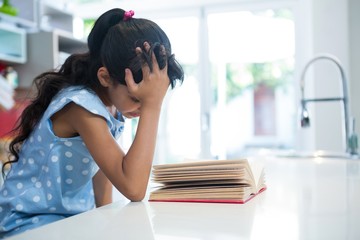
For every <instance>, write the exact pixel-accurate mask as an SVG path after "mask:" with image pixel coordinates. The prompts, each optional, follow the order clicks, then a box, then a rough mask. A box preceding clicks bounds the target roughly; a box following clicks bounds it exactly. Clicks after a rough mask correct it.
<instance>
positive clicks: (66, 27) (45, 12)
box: [0, 0, 87, 88]
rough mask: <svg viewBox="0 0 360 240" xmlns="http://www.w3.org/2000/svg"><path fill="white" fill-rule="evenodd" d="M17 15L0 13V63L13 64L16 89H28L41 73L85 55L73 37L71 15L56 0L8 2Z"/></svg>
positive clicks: (84, 48)
mask: <svg viewBox="0 0 360 240" xmlns="http://www.w3.org/2000/svg"><path fill="white" fill-rule="evenodd" d="M11 4H12V5H13V6H14V7H16V8H17V9H18V12H19V14H18V16H16V17H13V16H8V15H6V14H0V62H5V64H7V65H14V63H16V66H15V65H14V68H15V70H16V71H17V72H18V76H19V87H25V88H27V87H30V86H31V84H32V80H33V79H34V78H35V77H36V76H37V75H39V74H41V73H42V72H44V71H49V70H53V69H56V68H58V67H59V66H60V65H61V64H62V63H63V62H64V60H65V59H66V58H67V56H69V55H70V54H72V53H76V52H85V51H86V49H87V45H86V42H85V41H84V40H83V39H78V38H75V37H74V20H75V18H76V17H75V16H74V14H73V13H72V12H71V10H70V9H69V7H68V6H67V5H66V4H65V3H63V2H61V1H59V2H54V1H49V0H26V1H24V0H12V1H11Z"/></svg>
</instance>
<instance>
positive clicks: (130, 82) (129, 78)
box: [125, 68, 138, 92]
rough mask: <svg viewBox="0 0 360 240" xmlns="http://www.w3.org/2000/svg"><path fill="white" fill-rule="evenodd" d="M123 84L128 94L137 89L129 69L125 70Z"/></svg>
mask: <svg viewBox="0 0 360 240" xmlns="http://www.w3.org/2000/svg"><path fill="white" fill-rule="evenodd" d="M125 82H126V85H127V87H128V89H129V91H130V92H133V91H134V90H136V88H137V87H138V86H137V84H136V82H135V81H134V76H133V75H132V72H131V71H130V69H128V68H126V69H125Z"/></svg>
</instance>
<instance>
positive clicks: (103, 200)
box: [93, 169, 113, 207]
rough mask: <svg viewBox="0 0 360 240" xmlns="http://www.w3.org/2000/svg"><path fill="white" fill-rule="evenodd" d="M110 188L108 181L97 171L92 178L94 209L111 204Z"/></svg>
mask: <svg viewBox="0 0 360 240" xmlns="http://www.w3.org/2000/svg"><path fill="white" fill-rule="evenodd" d="M112 187H113V185H112V184H111V182H110V180H109V179H108V178H107V177H106V176H105V174H104V173H103V172H102V171H101V169H99V171H98V172H97V173H96V174H95V176H94V177H93V189H94V196H95V205H96V207H101V206H104V205H106V204H109V203H112Z"/></svg>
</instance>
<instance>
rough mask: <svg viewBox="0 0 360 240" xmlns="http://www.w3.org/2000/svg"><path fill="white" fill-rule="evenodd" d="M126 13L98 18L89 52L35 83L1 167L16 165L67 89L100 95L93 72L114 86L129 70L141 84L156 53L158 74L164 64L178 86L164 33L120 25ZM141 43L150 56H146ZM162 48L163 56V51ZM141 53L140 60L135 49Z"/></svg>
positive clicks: (139, 23)
mask: <svg viewBox="0 0 360 240" xmlns="http://www.w3.org/2000/svg"><path fill="white" fill-rule="evenodd" d="M124 13H125V11H124V10H122V9H117V8H116V9H112V10H109V11H107V12H105V13H104V14H102V15H101V16H100V17H99V18H98V19H97V20H96V22H95V24H94V26H93V29H92V30H91V32H90V34H89V36H88V52H86V53H82V54H73V55H71V56H69V57H68V58H67V59H66V61H65V62H64V64H63V65H62V66H61V68H60V69H59V70H58V71H49V72H45V73H42V74H40V75H39V76H37V77H36V78H35V79H34V84H35V87H36V90H37V91H36V96H35V97H34V99H33V100H32V101H31V102H30V104H29V105H28V106H27V107H26V108H25V110H24V111H23V112H22V114H21V116H20V118H19V119H18V122H17V125H16V127H15V128H14V129H13V130H12V133H14V135H15V138H14V139H13V140H12V141H11V142H10V145H9V150H10V154H11V155H12V156H11V158H10V159H9V160H8V161H7V162H6V163H5V164H4V165H3V169H2V172H3V174H4V169H5V168H4V167H5V166H6V165H7V164H11V163H13V162H17V161H18V159H19V151H20V149H21V145H22V143H23V142H24V141H25V140H26V139H27V138H28V137H29V135H30V134H31V132H32V130H33V129H34V127H35V125H36V124H37V123H38V122H39V121H40V119H41V117H42V116H43V114H44V112H45V110H46V109H47V107H48V106H49V104H50V102H51V100H52V99H53V97H54V96H55V95H56V94H57V93H58V92H59V91H60V90H61V89H63V88H66V87H68V86H83V87H85V88H89V89H92V90H93V91H95V92H97V93H98V94H102V93H103V90H104V89H103V88H102V86H101V84H100V83H99V81H98V78H97V71H98V69H99V68H100V67H102V66H105V67H106V68H107V70H108V72H109V74H110V76H111V78H112V79H113V80H114V81H117V82H119V83H120V84H123V85H126V82H125V68H130V69H131V71H132V73H133V76H134V79H135V82H137V83H139V82H140V81H141V80H142V71H141V63H142V62H146V63H147V64H148V65H149V67H150V69H152V62H151V57H150V56H151V53H152V52H154V53H155V56H156V58H157V61H158V64H159V67H160V69H163V68H164V67H165V65H166V63H167V65H168V76H169V79H170V85H171V87H172V88H174V87H175V85H176V82H177V81H178V82H180V83H182V81H183V79H184V72H183V69H182V67H181V66H180V64H179V63H178V62H177V61H176V60H175V58H174V55H173V54H172V52H171V45H170V41H169V39H168V37H167V36H166V34H165V33H164V31H163V30H162V29H161V28H160V27H159V26H158V25H157V24H156V23H154V22H152V21H150V20H147V19H140V18H130V19H127V20H124ZM144 42H148V43H149V44H150V46H151V50H150V51H149V53H147V52H146V51H145V49H144V46H143V45H144ZM161 46H163V47H164V48H165V52H166V54H164V51H163V49H162V47H161ZM136 47H140V48H141V49H143V51H142V54H141V56H138V55H137V54H136V51H135V48H136Z"/></svg>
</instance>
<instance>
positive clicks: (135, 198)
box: [125, 191, 145, 202]
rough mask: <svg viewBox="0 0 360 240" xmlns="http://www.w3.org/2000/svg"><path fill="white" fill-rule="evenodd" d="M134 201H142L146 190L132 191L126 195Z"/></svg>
mask: <svg viewBox="0 0 360 240" xmlns="http://www.w3.org/2000/svg"><path fill="white" fill-rule="evenodd" d="M125 196H126V197H127V198H128V199H129V200H130V201H132V202H140V201H142V200H143V199H144V198H145V191H144V192H141V191H138V192H131V193H128V194H126V195H125Z"/></svg>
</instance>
